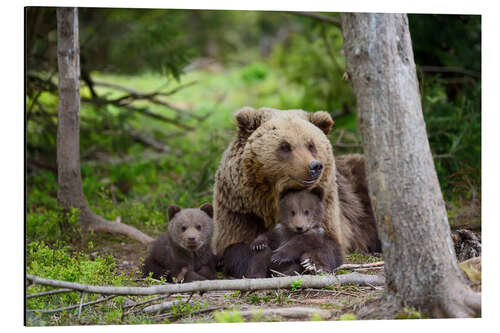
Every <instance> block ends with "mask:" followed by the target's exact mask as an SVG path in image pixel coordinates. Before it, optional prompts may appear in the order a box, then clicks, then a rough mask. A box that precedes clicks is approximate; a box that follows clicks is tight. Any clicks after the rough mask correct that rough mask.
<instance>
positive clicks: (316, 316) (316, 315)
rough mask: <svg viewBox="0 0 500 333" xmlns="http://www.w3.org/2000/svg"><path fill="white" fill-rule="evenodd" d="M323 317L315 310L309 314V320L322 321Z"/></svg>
mask: <svg viewBox="0 0 500 333" xmlns="http://www.w3.org/2000/svg"><path fill="white" fill-rule="evenodd" d="M322 320H323V318H322V317H321V315H320V314H319V313H317V312H314V313H313V314H312V316H311V321H322Z"/></svg>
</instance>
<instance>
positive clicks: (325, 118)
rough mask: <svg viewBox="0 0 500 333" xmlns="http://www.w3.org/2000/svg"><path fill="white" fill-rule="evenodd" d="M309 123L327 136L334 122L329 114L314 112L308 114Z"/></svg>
mask: <svg viewBox="0 0 500 333" xmlns="http://www.w3.org/2000/svg"><path fill="white" fill-rule="evenodd" d="M309 121H310V122H311V123H312V124H314V125H315V126H316V127H319V129H321V130H322V131H323V133H325V134H328V132H330V129H331V128H332V126H333V124H335V122H334V121H333V119H332V117H331V116H330V114H329V113H328V112H326V111H316V112H313V113H310V114H309Z"/></svg>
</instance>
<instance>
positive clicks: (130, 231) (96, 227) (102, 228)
mask: <svg viewBox="0 0 500 333" xmlns="http://www.w3.org/2000/svg"><path fill="white" fill-rule="evenodd" d="M84 212H85V213H86V214H81V215H80V219H81V221H82V222H83V225H84V226H87V227H86V228H88V229H90V230H92V231H95V232H108V233H111V234H121V235H125V236H127V237H129V238H132V239H135V240H138V241H139V242H141V243H142V244H145V245H147V244H149V243H151V242H153V241H154V239H153V238H151V237H150V236H148V235H146V234H145V233H143V232H142V231H140V230H139V229H136V228H134V227H132V226H130V225H128V224H123V223H121V222H120V219H119V218H117V220H115V221H114V222H112V221H108V220H106V219H104V218H103V217H102V216H100V215H97V214H95V213H94V212H93V211H91V210H90V209H89V208H87V207H86V208H85V209H84ZM85 222H86V223H85ZM97 294H101V293H97ZM109 294H112V293H109Z"/></svg>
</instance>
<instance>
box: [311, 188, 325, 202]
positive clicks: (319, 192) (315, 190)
mask: <svg viewBox="0 0 500 333" xmlns="http://www.w3.org/2000/svg"><path fill="white" fill-rule="evenodd" d="M311 193H312V194H314V195H317V196H318V198H319V200H321V201H323V197H324V196H325V190H323V189H322V188H321V187H315V188H313V189H312V190H311Z"/></svg>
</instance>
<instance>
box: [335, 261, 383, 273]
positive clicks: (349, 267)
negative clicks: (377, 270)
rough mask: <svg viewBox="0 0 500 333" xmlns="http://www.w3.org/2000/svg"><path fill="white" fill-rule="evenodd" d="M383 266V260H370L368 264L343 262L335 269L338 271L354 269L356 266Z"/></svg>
mask: <svg viewBox="0 0 500 333" xmlns="http://www.w3.org/2000/svg"><path fill="white" fill-rule="evenodd" d="M380 266H384V262H383V261H377V262H371V263H368V264H343V265H340V266H339V267H337V268H336V269H335V271H338V270H340V269H356V268H371V267H380Z"/></svg>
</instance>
